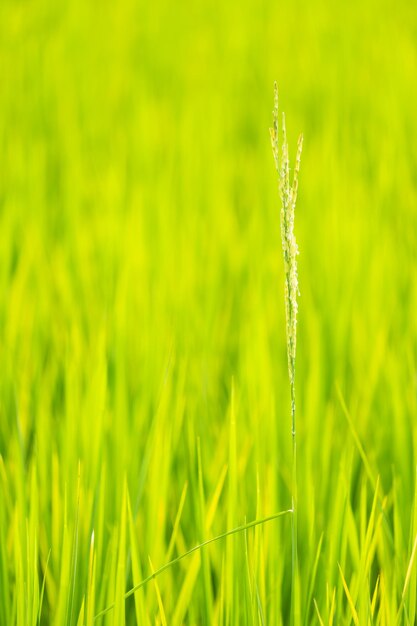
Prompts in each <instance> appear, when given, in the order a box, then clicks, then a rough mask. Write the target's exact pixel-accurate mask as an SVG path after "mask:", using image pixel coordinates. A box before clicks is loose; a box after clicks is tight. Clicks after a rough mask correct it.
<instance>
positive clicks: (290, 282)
mask: <svg viewBox="0 0 417 626" xmlns="http://www.w3.org/2000/svg"><path fill="white" fill-rule="evenodd" d="M278 113H279V112H278V86H277V83H275V85H274V110H273V127H272V128H271V129H270V134H271V143H272V152H273V155H274V160H275V167H276V170H277V172H278V177H279V195H280V198H281V241H282V251H283V257H284V272H285V313H286V322H287V325H286V335H287V357H288V375H289V381H290V390H291V438H292V483H291V489H292V524H291V544H292V566H291V567H292V616H293V623H294V624H298V623H299V621H300V597H299V596H300V594H299V579H298V549H297V542H298V537H297V437H296V413H295V357H296V346H297V312H298V303H297V297H298V271H297V255H298V246H297V242H296V239H295V234H294V217H295V205H296V202H297V191H298V175H299V171H300V163H301V151H302V148H303V136H302V135H300V137H299V139H298V147H297V155H296V159H295V167H294V172H293V176H292V179H291V176H290V164H289V150H288V142H287V131H286V127H285V114H284V113H283V114H282V141H281V142H280V138H279V123H278ZM280 148H281V149H280Z"/></svg>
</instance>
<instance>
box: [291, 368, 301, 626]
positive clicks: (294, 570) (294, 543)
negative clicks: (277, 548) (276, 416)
mask: <svg viewBox="0 0 417 626" xmlns="http://www.w3.org/2000/svg"><path fill="white" fill-rule="evenodd" d="M291 436H292V485H291V491H292V517H291V547H292V549H291V552H292V559H291V561H292V567H291V582H292V585H291V586H292V598H291V603H292V619H293V625H294V626H297V624H298V623H299V621H300V614H299V610H300V609H299V607H300V604H299V589H298V527H297V506H298V503H297V500H298V490H297V437H296V421H295V384H294V380H292V382H291Z"/></svg>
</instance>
